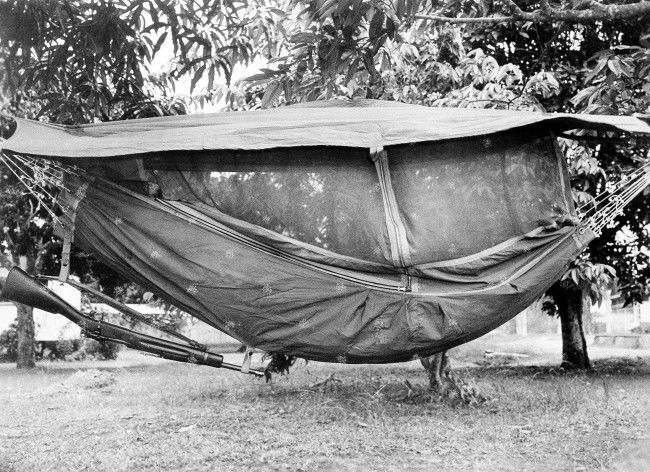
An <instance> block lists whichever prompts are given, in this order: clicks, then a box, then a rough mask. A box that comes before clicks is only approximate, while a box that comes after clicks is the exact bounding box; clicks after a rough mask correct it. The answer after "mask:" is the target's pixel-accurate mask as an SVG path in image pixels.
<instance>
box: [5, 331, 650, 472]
mask: <svg viewBox="0 0 650 472" xmlns="http://www.w3.org/2000/svg"><path fill="white" fill-rule="evenodd" d="M513 342H515V344H514V345H512V344H510V345H508V344H504V343H501V344H497V345H496V348H497V349H499V346H500V347H501V348H503V346H504V345H505V346H506V347H508V348H512V347H513V346H514V347H517V346H518V345H517V344H516V341H513ZM526 345H527V346H528V353H529V355H531V357H532V359H531V358H528V359H527V362H524V364H531V363H533V362H532V361H533V360H534V359H535V356H534V354H535V350H534V349H531V348H530V345H531V342H530V341H528V342H527V344H526ZM484 347H485V344H473V345H470V346H469V347H467V348H465V349H464V350H460V351H458V352H457V353H456V357H457V364H459V362H458V360H459V361H460V363H461V365H463V366H465V367H461V368H459V369H458V373H459V374H460V375H461V376H462V377H463V378H464V379H465V380H468V381H471V382H472V383H473V384H474V385H476V386H478V387H479V388H480V389H481V391H482V392H483V393H484V394H487V395H488V396H490V397H491V398H492V399H491V400H490V401H488V402H486V403H484V404H482V405H479V406H476V407H452V406H450V405H449V404H448V403H445V402H440V401H438V400H437V399H436V398H433V397H432V396H431V395H429V394H427V393H426V391H425V389H424V386H425V382H426V379H425V377H424V375H423V371H422V370H421V369H420V368H418V366H417V365H416V364H413V363H411V364H406V365H400V366H395V365H391V366H375V367H372V366H347V365H327V364H317V363H310V364H307V365H304V364H302V363H301V364H299V365H297V366H295V368H294V369H293V373H292V374H291V375H290V376H289V377H278V378H276V379H274V381H273V383H271V384H265V383H264V382H263V381H257V380H255V379H253V378H249V377H247V376H244V375H241V374H237V373H233V372H227V371H219V370H215V369H209V368H204V367H197V366H192V365H184V364H174V363H167V362H148V363H147V364H146V365H135V364H137V362H135V361H134V360H133V359H136V360H137V359H142V360H148V359H149V358H140V357H134V356H133V355H132V354H131V355H130V357H129V356H127V357H128V359H127V361H123V362H121V363H120V362H117V363H96V364H84V365H81V367H82V368H83V369H87V368H93V367H94V368H97V367H100V368H102V367H105V369H103V370H101V371H97V370H79V367H80V365H75V364H73V363H58V364H43V365H41V366H39V368H38V369H36V370H35V371H33V372H29V373H25V372H18V371H16V370H15V369H13V368H9V366H5V367H2V368H0V470H2V471H7V472H9V471H14V470H15V471H31V470H38V471H60V470H66V471H68V470H92V471H103V470H106V471H121V470H125V471H126V470H128V471H131V470H147V471H149V470H150V471H157V470H164V471H166V470H201V471H207V470H219V471H221V470H246V471H258V470H260V471H261V470H279V471H283V470H306V471H307V470H318V471H326V470H328V471H367V470H379V471H384V470H385V471H389V470H390V471H393V470H416V471H417V470H422V471H424V470H445V471H456V470H458V471H465V470H477V471H494V470H501V471H520V470H540V471H542V470H543V471H552V470H571V471H578V470H585V471H591V470H601V469H608V468H610V469H614V470H623V471H625V470H648V468H646V467H648V466H649V465H650V464H649V462H648V459H649V458H650V456H649V455H648V453H647V451H648V450H649V449H650V447H648V446H650V441H649V440H648V437H649V432H648V423H647V419H648V417H649V412H650V408H649V405H650V388H649V387H650V364H649V362H648V360H649V358H648V357H641V358H633V359H624V360H620V359H619V360H613V359H610V360H607V359H602V358H603V357H606V356H604V355H600V356H595V357H600V358H601V359H599V360H598V361H597V363H596V369H595V372H594V373H592V374H589V375H585V374H581V375H575V374H570V373H565V372H562V371H560V370H558V369H556V368H553V367H551V366H548V365H547V366H542V367H535V366H530V365H501V364H503V362H502V361H494V360H491V361H484V360H483V359H482V349H483V348H484ZM520 347H523V345H522V346H520ZM542 350H543V349H542ZM518 352H521V350H520V351H518ZM632 353H634V351H632ZM644 354H646V355H647V354H648V353H647V352H645V353H644ZM476 362H481V363H483V364H484V365H483V366H482V367H481V368H478V367H476V365H475V363H476ZM518 362H520V363H521V360H518ZM332 375H333V377H331V376H332ZM328 378H330V379H331V380H329V381H327V382H323V381H324V380H325V379H328ZM405 381H408V384H409V385H410V386H411V388H409V387H408V386H407V383H405Z"/></svg>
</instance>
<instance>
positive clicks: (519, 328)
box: [515, 309, 528, 336]
mask: <svg viewBox="0 0 650 472" xmlns="http://www.w3.org/2000/svg"><path fill="white" fill-rule="evenodd" d="M515 333H516V334H517V336H528V309H525V310H524V311H522V312H521V313H519V314H518V315H517V316H516V317H515Z"/></svg>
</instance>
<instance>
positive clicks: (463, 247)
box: [387, 134, 573, 264]
mask: <svg viewBox="0 0 650 472" xmlns="http://www.w3.org/2000/svg"><path fill="white" fill-rule="evenodd" d="M387 151H388V160H389V168H390V172H391V178H392V183H393V188H394V191H395V195H396V200H397V203H398V206H399V214H400V217H401V219H402V221H403V222H404V226H405V229H406V233H407V239H408V243H409V249H410V251H411V257H412V261H413V263H414V264H422V263H429V262H437V261H444V260H450V259H455V258H459V257H464V256H469V255H472V254H476V253H478V252H481V251H483V250H486V249H488V248H491V247H493V246H495V245H497V244H500V243H503V242H504V241H506V240H508V239H510V238H513V237H516V236H520V235H522V234H525V233H527V232H529V231H531V230H533V229H534V228H537V227H538V226H540V225H546V224H549V223H551V222H552V221H553V219H554V218H555V217H557V216H559V215H563V214H566V213H569V212H572V211H573V208H572V206H571V204H570V203H569V202H568V201H567V198H566V193H565V185H564V178H563V169H562V166H561V165H560V164H559V163H560V161H559V160H558V157H557V156H556V154H555V148H554V143H553V138H552V137H550V136H541V137H535V136H525V137H524V136H521V135H515V134H500V135H492V136H490V137H476V138H473V139H464V140H454V141H443V142H435V143H423V144H414V145H408V146H394V147H391V148H388V150H387Z"/></svg>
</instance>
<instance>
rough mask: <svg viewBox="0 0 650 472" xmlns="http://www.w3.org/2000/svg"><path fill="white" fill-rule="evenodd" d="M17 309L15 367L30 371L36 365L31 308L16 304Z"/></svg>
mask: <svg viewBox="0 0 650 472" xmlns="http://www.w3.org/2000/svg"><path fill="white" fill-rule="evenodd" d="M16 308H17V315H18V316H17V321H18V327H17V329H16V331H17V333H16V334H17V343H18V346H17V352H16V354H17V358H16V367H18V368H19V369H31V368H32V367H34V366H35V365H36V363H35V353H34V315H33V310H32V307H31V306H27V305H23V304H22V303H16Z"/></svg>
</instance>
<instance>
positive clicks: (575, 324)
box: [552, 282, 591, 369]
mask: <svg viewBox="0 0 650 472" xmlns="http://www.w3.org/2000/svg"><path fill="white" fill-rule="evenodd" d="M566 285H567V282H562V283H557V284H556V285H555V286H554V287H553V290H552V294H553V298H554V300H555V304H556V305H557V307H558V311H559V315H560V323H561V326H562V367H564V368H565V369H590V368H591V363H590V362H589V356H588V355H587V341H586V340H585V333H584V330H583V327H582V313H583V310H584V306H585V298H586V297H584V294H583V292H582V290H581V289H579V288H578V287H575V285H574V286H572V287H567V286H566Z"/></svg>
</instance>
